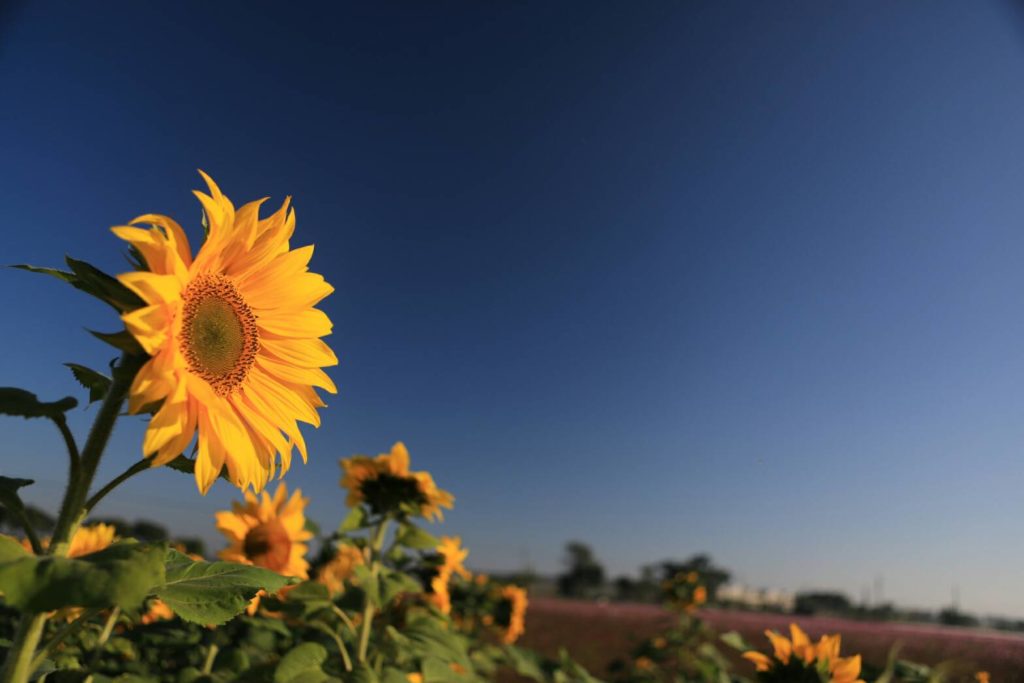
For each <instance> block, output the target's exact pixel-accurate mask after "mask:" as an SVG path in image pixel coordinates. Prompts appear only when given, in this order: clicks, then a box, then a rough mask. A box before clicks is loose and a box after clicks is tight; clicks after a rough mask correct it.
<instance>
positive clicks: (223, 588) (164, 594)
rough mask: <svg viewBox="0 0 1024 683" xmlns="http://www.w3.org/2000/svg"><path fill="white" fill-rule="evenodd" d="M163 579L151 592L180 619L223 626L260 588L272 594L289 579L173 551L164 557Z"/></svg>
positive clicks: (265, 570) (233, 563) (250, 567)
mask: <svg viewBox="0 0 1024 683" xmlns="http://www.w3.org/2000/svg"><path fill="white" fill-rule="evenodd" d="M165 572H166V580H165V581H164V582H162V583H161V584H159V585H158V586H157V587H156V588H155V589H154V590H153V591H152V593H153V594H155V595H156V596H157V597H158V598H160V599H161V600H163V601H164V602H165V603H167V606H168V607H170V608H171V609H172V610H174V613H175V614H177V615H178V616H179V617H181V618H182V619H185V620H186V621H191V622H194V623H197V624H222V623H224V622H225V621H227V620H228V619H231V618H232V617H234V616H235V615H237V614H240V613H241V612H242V611H243V610H245V608H246V607H247V606H248V605H249V601H250V600H252V598H253V596H255V595H256V593H257V592H259V591H260V590H261V589H263V590H266V591H267V592H270V593H274V592H276V591H278V590H280V589H281V588H282V587H284V586H286V585H288V583H289V579H287V578H286V577H283V576H281V575H280V574H276V573H274V572H272V571H270V570H269V569H263V568H262V567H253V566H250V565H244V564H238V563H235V562H195V561H193V560H192V559H191V558H190V557H188V556H187V555H183V554H182V553H179V552H178V551H176V550H168V551H167V555H166V568H165Z"/></svg>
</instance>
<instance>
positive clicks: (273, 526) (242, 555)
mask: <svg viewBox="0 0 1024 683" xmlns="http://www.w3.org/2000/svg"><path fill="white" fill-rule="evenodd" d="M308 503H309V499H308V498H303V497H302V492H301V491H299V490H298V489H296V490H295V493H294V494H292V496H291V498H288V486H287V485H286V484H285V483H284V482H281V483H280V484H278V486H277V490H276V491H275V492H274V495H273V497H271V496H270V495H269V494H268V493H266V492H263V493H262V494H261V495H260V497H259V498H257V496H256V494H253V493H251V492H248V491H247V492H246V493H245V503H244V504H242V503H234V504H233V505H232V509H231V510H230V511H223V512H218V513H217V529H218V530H219V531H220V532H221V533H223V534H224V535H225V536H226V537H227V539H228V541H229V542H230V546H228V548H227V549H225V550H223V551H221V553H220V557H221V559H224V560H230V561H232V562H240V563H242V564H251V565H256V566H258V567H264V568H266V569H270V570H271V571H275V572H277V573H278V574H282V575H284V576H295V577H298V578H300V579H305V578H308V574H309V563H308V562H307V561H306V551H307V549H308V548H307V546H306V543H305V542H306V541H308V540H309V539H310V538H312V537H313V534H312V533H311V532H310V531H308V530H307V529H306V516H305V514H304V510H305V508H306V505H307V504H308Z"/></svg>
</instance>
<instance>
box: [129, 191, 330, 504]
mask: <svg viewBox="0 0 1024 683" xmlns="http://www.w3.org/2000/svg"><path fill="white" fill-rule="evenodd" d="M200 173H201V174H202V176H203V178H204V179H205V180H206V183H207V185H208V186H209V190H210V194H209V195H207V194H204V193H202V192H196V193H195V195H196V197H198V198H199V202H200V203H201V204H202V206H203V210H204V212H205V215H206V220H207V222H208V228H209V233H208V236H207V238H206V241H205V242H204V243H203V245H202V246H201V247H200V248H199V251H198V252H197V253H196V254H195V258H193V255H192V251H191V249H190V247H189V243H188V238H187V237H186V236H185V232H184V231H183V230H182V228H181V226H180V225H178V223H176V222H175V221H174V220H172V219H171V218H168V217H167V216H159V215H155V214H146V215H144V216H139V217H138V218H136V219H135V220H133V221H132V222H131V225H126V226H118V227H115V228H112V229H113V231H114V234H115V235H117V236H118V237H120V238H121V239H123V240H125V241H127V242H129V243H130V244H131V245H132V246H133V247H134V248H135V249H136V250H137V252H138V254H139V255H140V256H141V258H142V259H143V260H144V262H145V265H146V267H147V268H148V270H143V271H136V272H131V273H125V274H123V275H119V276H118V278H117V279H118V280H119V281H120V282H121V283H122V284H123V285H124V286H125V287H127V288H128V289H130V290H132V291H133V292H135V293H136V294H137V295H139V297H141V298H142V299H143V301H145V304H146V305H145V306H143V307H142V308H139V309H137V310H134V311H131V312H129V313H126V314H125V315H124V316H122V319H123V320H124V324H125V327H126V328H127V329H128V331H129V332H131V334H132V335H133V336H134V337H135V339H136V340H137V341H138V342H139V344H140V345H141V346H142V348H143V349H144V350H145V351H146V353H147V354H149V355H150V356H151V358H150V359H149V361H147V362H146V364H145V365H144V366H143V367H142V369H141V370H139V372H138V374H137V375H136V376H135V380H134V381H133V383H132V386H131V390H130V392H129V397H128V409H129V412H131V413H140V412H144V411H149V410H153V409H154V408H156V407H158V406H159V408H158V409H157V410H156V413H155V414H154V416H153V418H152V419H151V420H150V422H149V426H148V428H147V429H146V435H145V437H144V438H143V443H142V454H143V457H148V458H152V459H153V465H154V466H157V465H163V464H165V463H167V462H169V461H170V460H172V459H174V458H175V457H177V456H178V455H179V454H180V453H181V452H182V451H184V450H185V449H186V448H187V447H188V445H189V444H190V443H192V440H193V437H194V436H195V435H196V434H197V433H198V440H197V445H196V449H197V452H196V460H195V477H196V484H197V485H198V487H199V490H200V491H201V492H202V493H204V494H205V493H206V492H207V491H208V490H209V488H210V486H211V485H212V484H213V482H214V480H215V479H216V478H217V476H218V475H219V474H220V472H221V470H222V469H223V468H225V467H226V468H227V474H228V478H229V479H230V480H231V482H232V483H233V484H235V485H236V486H238V487H239V488H241V489H246V488H248V487H250V486H252V487H253V489H254V490H255V491H256V492H259V491H261V490H262V489H263V487H264V486H265V485H266V483H267V481H268V480H269V479H270V478H271V477H272V476H273V475H274V473H275V470H276V468H277V467H278V460H279V461H280V468H281V474H282V475H283V474H284V473H285V472H286V471H288V468H289V467H290V465H291V458H292V449H293V448H298V450H299V453H300V454H301V455H302V460H303V462H305V460H306V457H307V453H306V444H305V441H304V440H303V438H302V434H301V432H300V431H299V427H298V422H306V423H308V424H312V425H314V426H319V424H320V418H319V416H318V415H317V408H321V407H323V406H324V405H325V404H324V403H323V401H322V400H321V399H320V397H319V396H318V395H317V393H316V391H315V390H314V389H313V387H320V388H322V389H325V390H327V391H329V392H332V393H334V392H336V389H335V386H334V383H333V382H332V381H331V380H330V378H329V377H328V376H327V375H326V373H324V371H323V370H321V368H322V367H325V366H330V365H335V364H337V362H338V359H337V358H336V357H335V355H334V353H333V352H332V351H331V349H330V348H329V347H328V346H327V345H326V344H325V343H324V342H323V341H321V339H320V337H323V336H326V335H328V334H330V333H331V321H330V320H329V319H328V317H327V316H326V315H325V314H324V313H323V312H322V311H320V310H318V309H316V308H313V307H314V306H315V305H316V304H317V303H318V302H319V301H320V300H321V299H323V298H324V297H326V296H327V295H328V294H330V293H331V292H332V291H334V289H333V287H331V286H330V285H329V284H327V283H326V282H325V281H324V279H323V277H321V276H320V275H317V274H314V273H310V272H308V268H307V264H308V263H309V259H310V257H311V256H312V255H313V247H312V246H307V247H302V248H299V249H291V248H290V245H289V239H290V238H291V236H292V232H293V231H294V230H295V212H294V211H293V210H291V209H290V208H289V201H290V200H289V199H285V201H284V203H283V204H282V205H281V208H280V209H278V210H277V212H276V213H274V214H273V215H271V216H270V217H268V218H263V219H261V218H260V217H259V209H260V205H261V204H262V203H263V201H264V200H259V201H255V202H251V203H249V204H246V205H245V206H242V207H240V208H239V209H238V210H237V211H236V210H235V207H234V205H233V204H232V203H231V202H230V201H229V200H228V198H227V197H225V196H224V195H223V194H222V193H221V191H220V189H219V188H218V187H217V185H216V184H215V183H214V182H213V180H211V179H210V178H209V176H207V175H206V174H205V173H202V171H200ZM139 225H148V226H151V227H150V228H142V227H137V226H139Z"/></svg>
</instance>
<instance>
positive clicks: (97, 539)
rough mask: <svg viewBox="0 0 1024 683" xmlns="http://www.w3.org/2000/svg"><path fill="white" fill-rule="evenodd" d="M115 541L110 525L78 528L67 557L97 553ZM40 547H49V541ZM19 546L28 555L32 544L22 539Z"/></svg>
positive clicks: (114, 534) (115, 531)
mask: <svg viewBox="0 0 1024 683" xmlns="http://www.w3.org/2000/svg"><path fill="white" fill-rule="evenodd" d="M115 540H117V529H115V528H114V526H113V525H112V524H103V523H97V524H93V525H92V526H80V527H78V529H77V530H76V531H75V535H74V536H72V537H71V543H70V544H69V545H68V557H82V556H83V555H91V554H92V553H98V552H99V551H101V550H103V549H105V548H107V547H108V546H110V545H111V544H112V543H113V542H114V541H115ZM42 545H43V548H47V547H49V545H50V539H49V538H44V539H43V540H42ZM21 546H22V547H23V548H24V549H25V550H27V551H29V552H30V553H31V552H32V544H31V543H30V542H29V540H28V539H27V538H25V539H22V541H21Z"/></svg>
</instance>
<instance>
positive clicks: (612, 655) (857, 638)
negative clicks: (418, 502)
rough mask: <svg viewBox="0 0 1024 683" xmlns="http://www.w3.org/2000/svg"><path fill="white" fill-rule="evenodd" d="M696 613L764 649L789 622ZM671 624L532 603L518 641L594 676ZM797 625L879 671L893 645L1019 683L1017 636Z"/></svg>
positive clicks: (1021, 644)
mask: <svg viewBox="0 0 1024 683" xmlns="http://www.w3.org/2000/svg"><path fill="white" fill-rule="evenodd" d="M700 616H701V617H702V618H703V619H704V620H705V621H706V622H707V623H708V624H709V625H710V626H712V627H713V628H715V629H716V630H717V631H718V632H719V633H725V632H727V631H732V630H735V631H739V632H740V633H741V634H742V635H743V637H744V638H746V640H747V642H749V643H750V644H752V645H754V646H755V647H759V648H765V649H767V645H768V643H767V639H766V638H765V637H764V630H765V629H769V628H774V629H776V630H778V631H787V630H788V627H789V623H790V622H791V621H793V620H794V617H792V616H791V615H783V614H768V613H758V612H736V611H731V610H712V609H709V610H704V611H702V612H700ZM674 619H675V616H674V615H673V614H672V613H670V612H668V611H666V610H664V609H661V608H660V607H656V606H653V605H641V604H629V603H609V604H597V603H591V602H582V601H574V600H561V599H555V598H532V599H531V600H530V608H529V610H528V611H527V618H526V634H525V635H524V636H523V640H522V642H521V644H522V645H524V646H526V647H531V648H534V649H536V650H538V651H539V652H541V653H542V654H545V655H548V656H554V655H557V653H558V649H559V647H565V648H567V649H568V650H569V652H570V654H571V655H572V656H573V658H575V659H576V660H577V661H579V662H580V663H581V664H583V665H584V666H586V667H587V669H588V670H589V671H591V672H592V673H593V674H594V675H596V676H598V677H604V676H605V674H606V671H607V668H608V665H609V664H611V663H612V662H613V661H615V660H616V659H625V658H627V657H628V656H629V653H630V651H631V650H632V648H633V647H634V646H636V645H637V644H638V643H639V642H641V641H642V640H644V639H645V638H648V637H651V636H653V635H655V634H657V633H659V632H660V631H662V630H663V629H665V628H667V627H669V626H671V625H672V623H674ZM798 623H799V624H800V626H801V627H802V628H803V629H804V630H806V631H807V633H808V634H809V635H810V636H811V637H812V638H815V639H816V638H818V637H819V636H820V635H821V634H823V633H841V634H842V636H843V644H842V651H843V653H844V654H856V653H860V654H861V655H862V656H863V658H864V661H865V663H867V664H870V665H874V666H878V667H881V666H884V664H885V659H886V656H887V655H888V652H889V649H890V648H891V647H892V645H893V644H894V643H896V642H897V641H899V642H901V643H902V644H903V649H902V650H901V651H900V656H901V658H904V659H909V660H912V661H917V662H921V663H923V664H936V663H938V662H940V661H943V660H948V659H957V660H962V661H963V663H964V664H965V666H966V667H968V668H970V669H971V670H978V669H984V670H986V671H989V672H990V673H991V674H992V680H993V681H998V682H999V683H1016V682H1019V683H1024V636H1021V635H1018V634H1012V633H1003V632H999V631H981V630H976V629H963V628H952V627H943V626H934V625H928V624H902V623H888V622H863V621H851V620H847V619H833V618H826V617H799V618H798ZM722 649H723V650H727V649H728V648H725V646H722ZM737 672H739V673H742V674H745V675H751V674H752V673H753V666H751V665H750V664H749V663H747V662H739V663H738V664H737Z"/></svg>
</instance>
